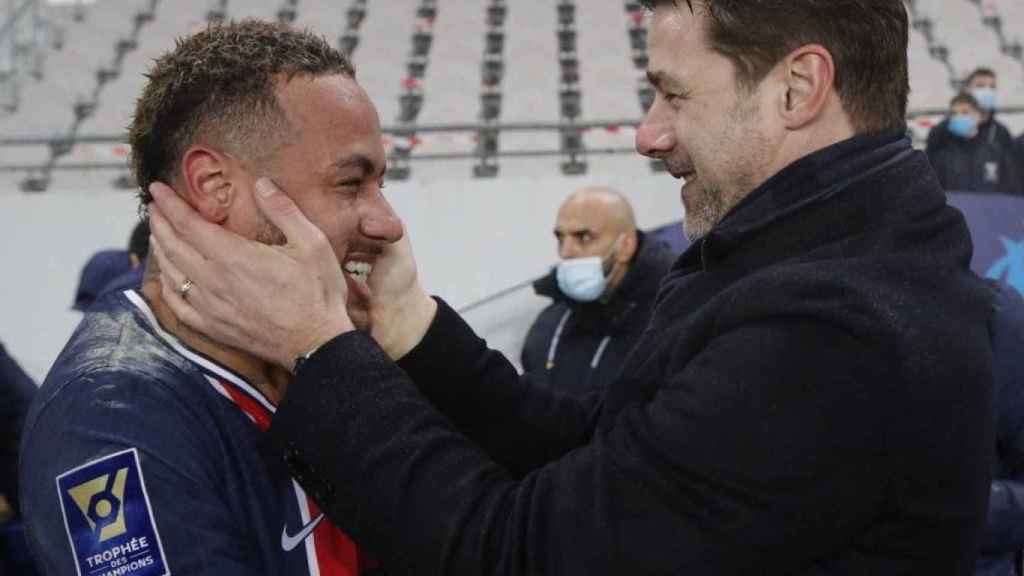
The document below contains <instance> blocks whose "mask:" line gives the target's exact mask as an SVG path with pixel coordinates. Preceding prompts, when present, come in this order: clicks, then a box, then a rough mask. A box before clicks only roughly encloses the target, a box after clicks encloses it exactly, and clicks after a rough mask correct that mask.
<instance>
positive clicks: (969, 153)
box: [928, 92, 1024, 194]
mask: <svg viewBox="0 0 1024 576" xmlns="http://www.w3.org/2000/svg"><path fill="white" fill-rule="evenodd" d="M982 113H983V112H982V110H981V108H980V107H979V106H978V101H977V100H976V99H975V98H974V96H972V95H970V94H968V93H966V92H965V93H962V94H958V95H957V96H956V97H954V98H953V100H952V101H951V102H950V115H949V119H948V120H947V121H946V122H945V123H944V124H943V125H944V126H945V128H944V129H945V130H948V131H949V132H950V133H951V134H952V136H953V137H952V138H950V139H949V140H947V141H946V142H945V143H944V145H943V146H941V147H935V148H933V149H929V151H928V159H929V160H930V161H931V163H932V167H933V168H934V169H935V173H936V175H937V176H938V177H939V183H940V184H942V187H943V188H945V189H946V190H953V191H963V192H1005V193H1010V194H1024V175H1022V174H1021V171H1020V166H1019V165H1018V162H1017V158H1016V157H1015V153H1014V150H1013V144H1012V143H1011V142H1009V141H1007V142H1006V143H1000V141H999V140H997V139H994V138H991V137H986V135H985V133H984V132H983V130H982V128H981V126H982V124H981V122H982ZM936 129H940V128H936Z"/></svg>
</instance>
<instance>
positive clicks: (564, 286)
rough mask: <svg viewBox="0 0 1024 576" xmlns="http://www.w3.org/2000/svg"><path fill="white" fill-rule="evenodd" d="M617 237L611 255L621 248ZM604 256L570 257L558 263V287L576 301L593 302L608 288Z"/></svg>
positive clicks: (556, 274) (556, 273)
mask: <svg viewBox="0 0 1024 576" xmlns="http://www.w3.org/2000/svg"><path fill="white" fill-rule="evenodd" d="M621 239H622V236H619V238H616V239H615V244H614V245H613V246H612V251H611V254H610V255H609V257H612V256H614V255H615V253H616V251H618V249H619V240H621ZM604 260H605V259H604V258H601V257H600V256H590V257H589V258H570V259H568V260H562V261H561V262H559V263H558V268H557V269H556V271H555V278H557V279H558V289H559V290H561V291H562V294H565V295H566V296H568V297H569V298H571V299H572V300H575V301H576V302H593V301H595V300H597V299H598V298H600V297H601V295H602V294H604V291H605V290H606V289H607V288H608V276H607V274H605V265H604Z"/></svg>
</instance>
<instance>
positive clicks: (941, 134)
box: [927, 68, 1013, 157]
mask: <svg viewBox="0 0 1024 576" xmlns="http://www.w3.org/2000/svg"><path fill="white" fill-rule="evenodd" d="M996 89H997V82H996V73H995V71H993V70H992V69H990V68H977V69H976V70H975V71H974V72H971V74H970V75H969V76H968V77H967V79H966V80H965V81H964V90H965V91H966V92H967V93H968V94H970V95H971V96H973V97H974V99H975V100H976V102H977V108H978V109H979V110H980V111H981V117H980V120H979V122H978V134H979V135H980V136H981V138H982V139H983V140H985V141H986V142H987V143H989V144H991V145H996V146H999V147H1000V148H1002V149H1004V150H1011V149H1012V148H1013V136H1012V135H1011V134H1010V130H1009V129H1008V128H1007V127H1006V126H1005V125H1004V124H1003V123H1002V122H999V121H998V120H996V105H997V104H998V99H997V95H996ZM956 142H957V139H956V137H955V135H954V133H952V132H951V131H950V130H949V120H948V119H947V120H943V121H942V122H941V123H939V125H938V126H936V127H935V128H933V129H932V131H931V132H930V133H929V134H928V144H927V152H928V156H929V157H931V156H932V155H933V154H936V153H938V152H939V151H941V150H942V149H943V148H946V147H947V146H949V145H955V144H956Z"/></svg>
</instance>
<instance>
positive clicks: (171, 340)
mask: <svg viewBox="0 0 1024 576" xmlns="http://www.w3.org/2000/svg"><path fill="white" fill-rule="evenodd" d="M124 295H125V297H127V298H128V300H129V301H131V303H132V304H134V305H135V307H136V308H138V309H139V311H140V312H142V314H143V316H145V317H146V320H148V321H149V325H150V326H151V327H152V328H153V331H154V332H156V334H157V335H158V336H159V337H160V338H162V339H163V340H164V341H165V342H167V344H168V345H169V346H170V347H171V348H174V350H175V351H176V352H177V353H178V354H181V355H182V356H184V357H185V358H186V359H188V360H189V361H191V362H192V363H193V364H196V365H198V366H200V367H201V368H203V369H205V370H207V371H209V372H213V373H214V374H216V375H217V376H219V377H221V378H223V379H224V380H227V381H228V382H230V383H232V384H234V385H235V386H237V387H238V389H239V390H241V391H242V392H245V393H246V394H247V395H249V396H251V397H252V398H253V399H254V400H256V401H257V402H259V403H260V405H261V406H263V407H264V408H266V409H267V410H269V411H270V413H271V414H273V413H274V412H275V407H274V405H273V404H271V403H270V401H268V400H267V399H266V398H265V397H264V396H263V394H261V393H260V392H259V391H258V390H256V389H255V388H253V387H252V386H250V385H249V383H248V382H246V381H245V380H242V379H241V378H239V377H238V376H237V375H236V374H234V373H233V372H231V371H230V370H227V369H225V368H224V367H222V366H220V365H218V364H216V363H214V362H211V361H210V360H209V359H207V358H204V357H202V356H200V355H199V354H196V353H195V352H193V351H191V350H189V349H188V348H187V347H186V346H185V345H184V344H182V343H181V342H180V341H179V340H178V339H177V338H175V337H174V335H173V334H170V333H169V332H167V331H165V330H164V329H163V327H162V326H160V323H159V322H157V320H156V315H154V314H153V311H152V310H151V309H150V307H149V304H147V303H146V301H145V300H144V299H143V298H142V296H140V295H139V294H138V293H137V292H135V291H134V290H125V291H124Z"/></svg>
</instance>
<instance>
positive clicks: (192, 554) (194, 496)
mask: <svg viewBox="0 0 1024 576" xmlns="http://www.w3.org/2000/svg"><path fill="white" fill-rule="evenodd" d="M33 416H34V418H32V419H31V421H30V422H29V427H28V429H27V430H26V431H25V438H24V443H23V447H22V461H21V480H22V486H23V490H22V506H23V511H24V515H25V517H26V522H27V528H28V537H29V543H30V546H31V547H32V548H33V552H34V554H35V556H36V558H37V563H38V564H39V567H40V568H41V569H42V571H43V573H44V574H53V575H57V574H60V575H67V574H78V575H79V576H97V575H107V574H116V575H125V576H128V575H131V576H162V575H163V574H171V573H173V574H175V576H187V575H193V574H196V575H198V574H219V575H225V576H232V575H235V574H238V575H241V574H263V573H264V572H265V569H266V568H265V567H264V566H261V565H259V563H257V562H256V560H255V557H256V555H255V554H247V553H246V543H245V539H244V537H243V534H242V533H241V529H240V527H239V526H237V524H238V523H237V522H234V521H233V516H232V512H231V510H230V509H229V506H228V505H227V503H226V500H225V499H224V498H223V497H222V496H221V491H222V490H223V488H222V487H223V486H224V481H223V475H224V472H223V455H222V454H221V452H220V448H219V446H218V440H217V439H218V436H217V434H216V425H215V423H214V420H213V419H212V417H211V416H210V413H209V412H208V411H204V409H203V408H202V406H200V405H198V403H189V402H187V401H186V400H185V399H184V398H183V397H182V396H180V395H179V394H176V393H175V392H174V390H173V387H172V386H171V385H169V384H168V383H166V382H160V381H154V380H149V379H146V378H144V377H139V376H137V375H125V374H119V373H100V374H92V375H89V376H85V377H80V378H78V379H77V380H75V381H72V382H69V383H68V384H67V385H66V386H64V388H63V389H62V390H61V392H60V393H59V394H56V395H55V396H54V397H53V398H52V399H50V400H49V402H47V403H45V404H43V405H41V406H40V407H39V411H38V414H35V415H33Z"/></svg>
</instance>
